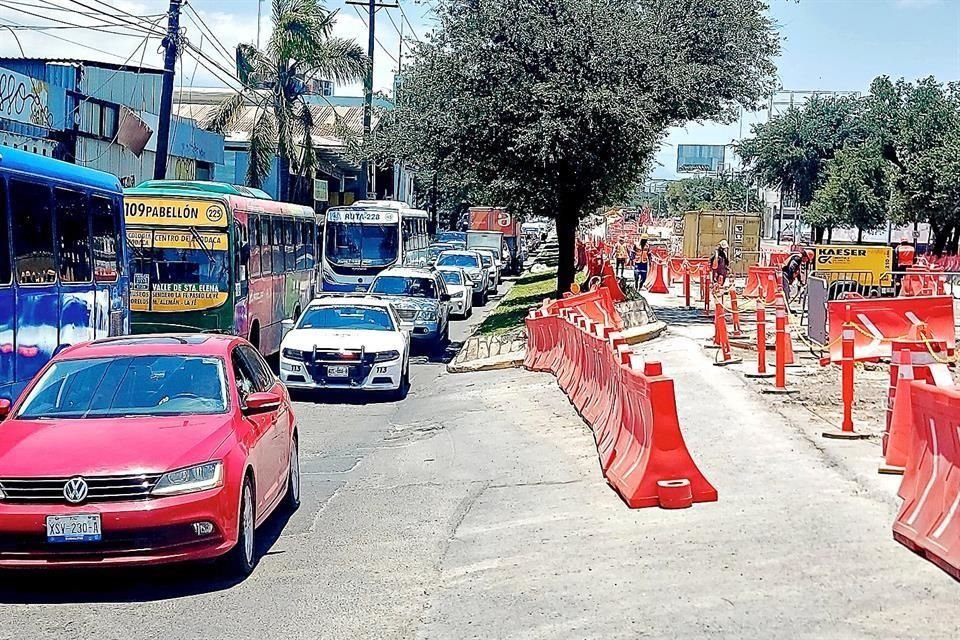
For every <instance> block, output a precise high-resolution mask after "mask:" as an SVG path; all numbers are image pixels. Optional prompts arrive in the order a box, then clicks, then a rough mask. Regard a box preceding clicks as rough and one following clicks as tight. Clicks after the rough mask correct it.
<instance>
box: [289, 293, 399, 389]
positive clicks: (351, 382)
mask: <svg viewBox="0 0 960 640" xmlns="http://www.w3.org/2000/svg"><path fill="white" fill-rule="evenodd" d="M284 329H286V330H287V332H286V335H285V336H284V338H283V342H282V343H281V345H280V379H281V380H282V381H283V383H284V384H286V385H287V387H288V388H289V389H291V390H317V389H356V390H363V391H386V392H390V393H391V394H392V395H394V396H395V397H396V398H398V399H402V398H403V397H405V396H406V394H407V391H408V390H409V388H410V336H409V333H408V332H406V331H404V330H403V329H402V328H401V325H400V320H399V318H398V317H397V314H396V311H395V310H394V308H393V306H392V305H391V304H390V303H389V302H388V301H386V300H380V299H376V298H370V297H366V296H324V297H320V298H317V299H316V300H314V301H313V302H311V303H310V304H309V305H308V306H307V308H306V309H305V310H304V311H303V313H302V314H301V315H300V318H299V319H298V320H297V321H296V323H294V322H293V321H292V320H285V321H284Z"/></svg>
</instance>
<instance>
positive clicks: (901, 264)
mask: <svg viewBox="0 0 960 640" xmlns="http://www.w3.org/2000/svg"><path fill="white" fill-rule="evenodd" d="M916 256H917V250H916V248H915V247H914V246H913V244H912V243H911V242H910V241H909V240H907V239H906V238H902V239H901V240H900V244H898V245H897V248H896V249H895V250H894V251H893V258H894V269H893V270H894V271H895V272H896V274H895V276H894V287H895V288H896V292H897V295H900V287H901V286H902V285H903V276H904V274H905V273H906V271H907V268H909V267H912V266H913V263H914V260H915V259H916Z"/></svg>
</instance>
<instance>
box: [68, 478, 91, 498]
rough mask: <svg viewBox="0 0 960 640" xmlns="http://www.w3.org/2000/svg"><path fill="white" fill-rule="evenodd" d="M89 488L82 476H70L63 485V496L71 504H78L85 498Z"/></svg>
mask: <svg viewBox="0 0 960 640" xmlns="http://www.w3.org/2000/svg"><path fill="white" fill-rule="evenodd" d="M89 492H90V488H89V487H88V486H87V481H86V480H84V479H83V478H80V477H77V478H70V479H69V480H67V484H65V485H64V487H63V497H64V498H66V499H67V502H69V503H71V504H79V503H81V502H83V501H84V500H86V499H87V494H88V493H89Z"/></svg>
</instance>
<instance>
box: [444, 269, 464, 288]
mask: <svg viewBox="0 0 960 640" xmlns="http://www.w3.org/2000/svg"><path fill="white" fill-rule="evenodd" d="M440 274H441V275H442V276H443V279H444V280H445V281H446V283H447V284H460V285H462V284H463V272H462V271H441V272H440Z"/></svg>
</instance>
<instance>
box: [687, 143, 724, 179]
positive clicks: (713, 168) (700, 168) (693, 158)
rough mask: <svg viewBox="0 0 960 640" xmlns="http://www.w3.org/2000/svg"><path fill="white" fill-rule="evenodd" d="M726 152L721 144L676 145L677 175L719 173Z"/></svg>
mask: <svg viewBox="0 0 960 640" xmlns="http://www.w3.org/2000/svg"><path fill="white" fill-rule="evenodd" d="M726 152H727V147H726V146H725V145H722V144H678V145H677V173H701V172H702V173H719V172H720V170H721V169H723V164H724V162H723V161H724V159H725V156H726Z"/></svg>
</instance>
